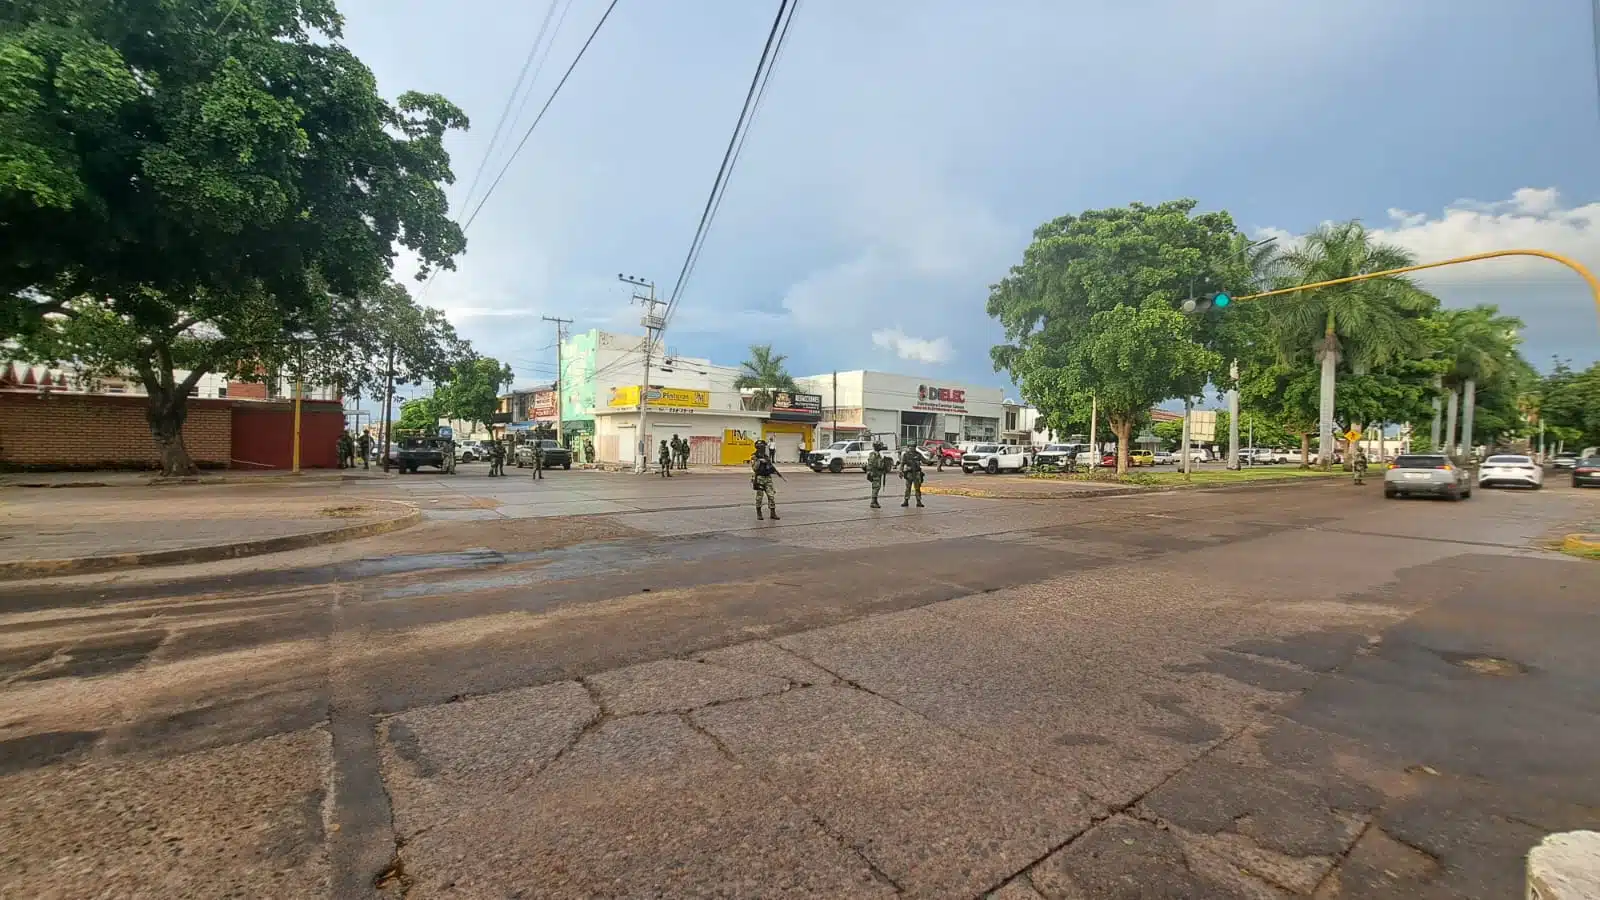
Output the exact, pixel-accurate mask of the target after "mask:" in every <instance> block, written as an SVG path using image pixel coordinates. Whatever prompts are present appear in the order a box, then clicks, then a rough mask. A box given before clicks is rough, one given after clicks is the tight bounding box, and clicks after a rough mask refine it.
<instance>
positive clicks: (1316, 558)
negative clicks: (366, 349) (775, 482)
mask: <svg viewBox="0 0 1600 900" xmlns="http://www.w3.org/2000/svg"><path fill="white" fill-rule="evenodd" d="M789 474H790V477H789V479H788V480H787V481H785V482H781V483H780V491H781V497H780V501H781V504H780V512H781V514H782V516H783V519H782V520H781V521H780V522H776V523H774V522H770V521H769V522H757V521H755V519H754V514H753V510H752V508H751V506H750V505H749V498H750V493H749V491H748V486H747V485H746V484H745V483H744V479H742V478H741V477H740V476H737V475H729V474H712V473H700V472H692V473H689V475H688V476H686V477H685V476H679V477H675V478H673V479H671V480H664V479H659V478H654V477H650V478H642V479H641V478H635V477H630V476H622V475H604V474H599V473H588V472H576V471H575V472H552V473H549V474H548V477H547V478H546V479H545V480H544V482H543V483H534V482H533V481H532V480H531V479H530V478H529V477H528V475H527V473H516V472H515V470H513V476H512V477H510V478H507V479H505V480H503V481H501V480H491V479H487V478H483V477H482V476H481V475H480V474H479V473H478V472H477V471H476V470H474V469H472V468H470V467H465V468H464V469H463V474H462V475H458V476H456V477H454V478H445V477H430V476H415V477H407V478H403V479H397V480H394V481H389V482H384V483H381V484H376V485H349V486H345V487H341V488H338V489H337V491H338V492H339V493H340V494H341V495H348V496H350V497H364V496H365V497H371V496H383V497H399V498H403V499H409V500H411V501H413V502H416V503H418V504H419V505H421V506H422V507H423V508H424V509H425V510H426V511H427V513H428V516H429V519H430V521H429V522H428V523H427V524H426V525H424V526H421V527H420V528H419V529H416V530H413V531H409V532H402V533H398V534H393V535H386V536H384V537H381V538H374V539H369V540H367V541H363V542H356V543H353V544H349V545H339V546H334V547H327V548H319V549H317V550H312V551H304V552H301V553H298V554H286V555H281V556H279V557H268V558H263V559H260V560H250V561H234V562H229V563H219V564H211V565H208V566H200V567H189V568H185V569H180V570H170V571H163V572H137V573H131V574H127V575H118V576H99V577H93V578H78V579H66V580H59V581H55V582H51V583H32V584H23V583H17V584H10V585H0V896H6V897H9V896H19V897H21V896H27V897H52V896H58V897H81V896H90V895H96V896H98V895H107V896H135V895H147V896H163V897H176V896H193V897H215V896H223V895H227V894H229V892H235V893H237V894H240V895H260V896H274V897H299V896H324V897H326V896H334V897H341V898H342V897H355V896H365V895H379V896H387V895H393V896H399V895H400V894H401V893H402V892H404V893H405V894H406V896H410V897H432V896H462V897H479V896H484V897H488V896H494V897H502V896H529V897H532V896H553V897H588V896H618V897H623V896H626V897H634V896H639V897H643V896H671V897H678V896H723V897H763V898H765V897H783V896H793V897H811V896H828V897H850V896H896V895H904V896H922V897H963V896H965V897H973V896H982V895H985V894H987V893H989V892H997V893H995V896H1002V897H1008V898H1028V897H1035V896H1044V897H1053V898H1054V897H1059V898H1069V897H1093V898H1098V897H1146V896H1148V897H1281V896H1294V895H1313V894H1317V895H1321V896H1334V895H1337V896H1343V897H1352V896H1356V897H1368V896H1370V897H1386V896H1395V897H1485V898H1488V897H1497V898H1498V897H1504V896H1510V895H1514V894H1515V893H1516V892H1517V891H1518V890H1519V882H1518V878H1519V867H1520V857H1521V855H1522V854H1523V853H1525V852H1526V850H1527V848H1528V847H1529V846H1531V845H1532V844H1533V843H1535V842H1536V841H1537V840H1538V838H1539V837H1540V836H1542V835H1543V834H1544V833H1546V832H1549V831H1555V830H1565V829H1569V828H1575V827H1595V826H1596V825H1597V824H1600V777H1597V775H1596V770H1595V767H1594V765H1593V759H1594V752H1593V748H1594V747H1595V746H1596V745H1597V743H1600V701H1596V700H1595V698H1596V697H1600V691H1597V690H1596V688H1600V662H1597V659H1596V656H1595V654H1594V653H1593V650H1592V648H1593V647H1594V646H1595V642H1596V639H1597V638H1600V613H1597V612H1596V611H1595V607H1594V598H1595V597H1600V565H1596V564H1595V563H1593V562H1587V561H1580V560H1575V559H1572V558H1570V557H1564V556H1561V555H1559V554H1554V553H1550V552H1547V551H1544V550H1542V549H1539V547H1540V544H1541V542H1542V541H1543V540H1545V539H1546V538H1548V537H1549V536H1550V535H1551V534H1556V533H1559V532H1560V531H1562V530H1564V529H1566V528H1567V527H1569V526H1574V525H1582V524H1589V523H1593V522H1595V521H1596V520H1597V519H1600V491H1590V492H1586V493H1585V492H1576V491H1573V490H1571V489H1569V488H1563V487H1561V486H1559V485H1557V484H1552V486H1551V487H1549V488H1547V489H1545V490H1544V491H1541V492H1537V493H1535V492H1506V491H1496V492H1480V493H1478V494H1477V495H1475V496H1474V498H1473V499H1472V500H1470V501H1467V502H1465V503H1456V504H1452V503H1446V502H1429V501H1384V500H1383V499H1382V497H1381V486H1379V485H1378V484H1377V483H1376V482H1373V483H1370V484H1369V485H1368V486H1366V487H1365V488H1357V487H1354V486H1352V485H1349V484H1347V483H1343V482H1341V483H1338V484H1297V485H1293V486H1290V487H1284V488H1278V489H1265V490H1254V491H1248V492H1190V493H1162V494H1150V495H1139V496H1118V497H1106V498H1092V499H1082V500H1070V501H1040V502H1033V501H1026V502H1025V501H985V500H976V499H970V498H962V497H945V496H940V497H929V498H928V500H927V502H928V507H927V508H925V509H920V510H919V509H916V508H915V507H912V508H909V509H901V508H900V507H899V506H898V504H897V503H895V504H886V508H885V509H883V510H881V511H870V510H868V509H867V508H866V503H865V483H864V481H863V480H862V479H861V478H860V477H859V476H851V475H843V476H827V475H821V476H819V475H814V474H812V473H809V472H799V473H789ZM939 477H944V478H949V477H954V478H961V477H963V476H960V475H954V476H951V475H944V476H939ZM318 489H319V490H325V489H326V488H318ZM1590 527H1591V528H1592V525H1590Z"/></svg>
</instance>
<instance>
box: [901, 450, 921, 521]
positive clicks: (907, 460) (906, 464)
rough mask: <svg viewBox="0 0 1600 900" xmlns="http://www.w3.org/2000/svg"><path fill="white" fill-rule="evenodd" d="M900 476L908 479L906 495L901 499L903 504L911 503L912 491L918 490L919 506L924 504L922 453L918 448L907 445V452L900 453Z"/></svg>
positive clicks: (908, 504)
mask: <svg viewBox="0 0 1600 900" xmlns="http://www.w3.org/2000/svg"><path fill="white" fill-rule="evenodd" d="M900 477H901V478H904V479H905V480H906V496H905V499H904V500H901V501H900V505H901V506H910V505H911V492H912V491H913V490H915V491H916V492H917V506H918V507H919V508H920V507H921V506H922V454H920V453H918V452H917V448H915V447H911V446H907V447H906V449H905V452H904V453H902V454H900Z"/></svg>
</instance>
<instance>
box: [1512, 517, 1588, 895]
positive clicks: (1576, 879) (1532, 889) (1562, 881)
mask: <svg viewBox="0 0 1600 900" xmlns="http://www.w3.org/2000/svg"><path fill="white" fill-rule="evenodd" d="M1591 537H1600V536H1597V535H1591ZM1527 896H1528V898H1529V900H1591V898H1594V897H1600V832H1594V831H1567V832H1563V833H1560V834H1551V835H1546V836H1545V838H1544V840H1542V841H1540V842H1539V844H1538V846H1536V847H1534V848H1533V849H1532V850H1529V851H1528V866H1527Z"/></svg>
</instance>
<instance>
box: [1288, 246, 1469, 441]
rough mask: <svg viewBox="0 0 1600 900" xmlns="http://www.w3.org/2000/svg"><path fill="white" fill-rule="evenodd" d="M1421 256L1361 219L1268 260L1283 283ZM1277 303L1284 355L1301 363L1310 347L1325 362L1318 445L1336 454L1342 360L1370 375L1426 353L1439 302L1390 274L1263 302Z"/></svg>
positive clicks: (1361, 271)
mask: <svg viewBox="0 0 1600 900" xmlns="http://www.w3.org/2000/svg"><path fill="white" fill-rule="evenodd" d="M1414 262H1415V259H1414V258H1413V257H1412V256H1411V254H1410V253H1409V252H1407V251H1405V250H1403V249H1401V248H1399V247H1396V246H1394V245H1391V244H1385V243H1382V242H1380V241H1377V240H1375V239H1374V238H1373V236H1372V234H1371V232H1369V231H1367V230H1366V228H1364V227H1363V226H1362V225H1361V223H1359V222H1342V223H1337V224H1328V225H1323V226H1322V227H1321V228H1318V229H1317V230H1316V231H1314V232H1312V233H1311V234H1308V235H1306V236H1305V237H1304V238H1303V239H1302V240H1301V241H1300V242H1299V244H1298V245H1297V246H1294V247H1290V248H1284V249H1278V250H1275V252H1274V253H1273V255H1272V257H1271V259H1270V260H1269V261H1268V262H1267V263H1266V264H1267V266H1268V267H1269V270H1270V272H1271V275H1272V280H1273V282H1274V283H1275V284H1276V285H1277V286H1278V287H1292V286H1295V285H1301V284H1312V283H1316V282H1322V281H1333V280H1336V279H1339V278H1349V277H1352V276H1355V275H1368V274H1372V273H1374V272H1382V271H1387V270H1389V269H1398V268H1403V267H1405V266H1409V265H1412V264H1413V263H1414ZM1260 302H1261V303H1265V304H1272V317H1271V321H1272V323H1273V326H1274V330H1275V332H1276V334H1277V336H1278V340H1279V343H1280V346H1281V349H1282V352H1283V355H1284V358H1286V359H1290V360H1295V359H1301V358H1303V354H1304V353H1305V351H1307V350H1309V351H1310V352H1311V353H1312V354H1314V357H1315V359H1316V362H1317V364H1318V366H1319V380H1318V403H1317V405H1318V413H1319V414H1318V434H1319V440H1318V449H1317V453H1318V456H1319V458H1320V459H1321V461H1322V463H1323V464H1324V465H1326V464H1327V463H1328V461H1329V460H1330V459H1331V458H1332V453H1333V448H1334V440H1333V426H1334V420H1335V418H1336V407H1335V403H1336V401H1335V393H1336V391H1335V386H1336V383H1337V380H1338V377H1339V372H1340V364H1341V363H1343V366H1344V371H1346V372H1349V373H1351V374H1354V375H1362V374H1365V373H1367V372H1368V371H1370V370H1372V369H1374V368H1376V367H1379V366H1382V365H1384V364H1386V363H1389V362H1391V361H1393V360H1396V359H1403V358H1407V357H1417V356H1420V355H1422V354H1423V353H1424V352H1425V347H1426V345H1425V335H1424V331H1423V327H1422V326H1421V325H1420V324H1419V320H1420V319H1421V318H1422V317H1423V316H1425V315H1426V314H1428V313H1429V312H1431V311H1432V310H1433V309H1435V308H1436V307H1437V306H1438V300H1437V299H1435V298H1434V297H1433V296H1432V295H1431V294H1429V293H1428V292H1426V291H1424V290H1422V289H1421V288H1418V287H1417V286H1416V285H1414V284H1412V283H1411V282H1410V281H1409V280H1407V279H1406V278H1404V277H1403V276H1385V277H1382V278H1373V279H1369V280H1365V281H1357V282H1351V283H1349V284H1341V285H1334V286H1331V287H1323V288H1314V289H1312V290H1307V291H1302V292H1299V293H1294V294H1288V295H1285V296H1282V297H1271V298H1267V299H1265V300H1262V301H1260Z"/></svg>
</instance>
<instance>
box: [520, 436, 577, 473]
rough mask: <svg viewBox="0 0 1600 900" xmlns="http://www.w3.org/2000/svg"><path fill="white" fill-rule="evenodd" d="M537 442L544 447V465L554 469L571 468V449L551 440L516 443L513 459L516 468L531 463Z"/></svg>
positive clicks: (524, 466)
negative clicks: (514, 457) (515, 454)
mask: <svg viewBox="0 0 1600 900" xmlns="http://www.w3.org/2000/svg"><path fill="white" fill-rule="evenodd" d="M534 444H538V445H539V446H540V447H542V448H543V449H544V467H545V468H546V469H554V468H557V467H560V468H563V469H570V468H572V451H571V450H568V449H567V448H565V447H563V446H561V445H560V444H559V443H557V442H555V441H551V440H543V441H526V442H524V443H521V444H518V445H517V456H516V459H515V460H514V461H515V462H516V464H517V468H519V469H520V468H526V467H527V466H531V465H533V447H534Z"/></svg>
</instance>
